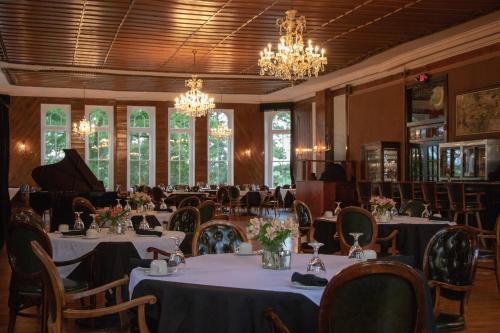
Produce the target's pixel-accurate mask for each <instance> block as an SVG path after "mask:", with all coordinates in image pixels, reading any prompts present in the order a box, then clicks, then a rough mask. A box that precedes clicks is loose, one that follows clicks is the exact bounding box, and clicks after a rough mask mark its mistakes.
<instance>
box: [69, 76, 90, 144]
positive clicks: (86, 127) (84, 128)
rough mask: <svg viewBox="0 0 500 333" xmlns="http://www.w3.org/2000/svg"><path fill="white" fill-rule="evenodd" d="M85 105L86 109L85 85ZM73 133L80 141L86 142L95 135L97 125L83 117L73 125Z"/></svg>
mask: <svg viewBox="0 0 500 333" xmlns="http://www.w3.org/2000/svg"><path fill="white" fill-rule="evenodd" d="M83 105H84V108H85V83H84V84H83ZM73 133H75V134H76V135H78V136H79V137H80V139H82V140H85V138H86V137H87V136H89V135H90V134H94V133H95V124H92V123H91V122H90V121H89V120H88V119H87V118H85V117H83V118H82V120H80V121H79V122H78V123H73Z"/></svg>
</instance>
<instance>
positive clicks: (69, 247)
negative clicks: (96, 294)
mask: <svg viewBox="0 0 500 333" xmlns="http://www.w3.org/2000/svg"><path fill="white" fill-rule="evenodd" d="M98 236H99V237H98V238H95V239H85V238H71V237H62V235H61V234H56V233H50V234H49V238H50V242H51V243H52V256H53V258H54V261H65V260H71V259H75V258H78V257H80V256H82V255H84V254H85V253H88V252H90V251H92V250H93V249H94V248H95V247H96V246H97V245H98V244H99V243H101V242H131V243H132V244H133V245H134V247H135V248H136V250H137V253H138V254H139V256H140V257H141V258H143V259H147V258H152V254H151V253H148V252H147V251H146V250H147V248H148V247H150V246H153V247H156V248H159V249H160V250H164V251H167V252H172V251H174V250H175V241H174V240H173V239H170V238H169V237H180V238H181V239H184V237H185V234H184V233H183V232H180V231H164V232H163V236H162V237H156V236H155V237H139V236H137V235H136V234H135V232H134V231H127V234H125V235H112V234H108V233H107V232H106V231H105V230H103V231H101V232H100V233H99V234H98ZM76 266H78V264H75V265H70V266H63V267H58V270H59V274H60V275H61V276H62V277H66V276H68V275H69V274H70V273H71V272H72V271H73V270H74V269H75V268H76Z"/></svg>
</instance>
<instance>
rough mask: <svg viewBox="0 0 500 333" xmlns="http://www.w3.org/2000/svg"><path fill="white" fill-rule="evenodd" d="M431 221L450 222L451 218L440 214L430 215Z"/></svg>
mask: <svg viewBox="0 0 500 333" xmlns="http://www.w3.org/2000/svg"><path fill="white" fill-rule="evenodd" d="M429 220H430V221H433V222H450V219H449V218H447V217H439V216H431V217H429Z"/></svg>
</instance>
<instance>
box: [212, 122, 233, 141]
mask: <svg viewBox="0 0 500 333" xmlns="http://www.w3.org/2000/svg"><path fill="white" fill-rule="evenodd" d="M232 134H233V130H232V129H230V128H228V127H227V126H226V125H224V124H223V123H219V124H218V125H217V127H216V128H212V129H211V130H210V135H211V136H213V137H215V138H216V139H227V138H229V137H230V136H231V135H232Z"/></svg>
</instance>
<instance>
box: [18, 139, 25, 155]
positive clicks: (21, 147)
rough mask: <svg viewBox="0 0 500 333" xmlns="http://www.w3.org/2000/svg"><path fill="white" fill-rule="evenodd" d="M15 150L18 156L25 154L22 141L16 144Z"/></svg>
mask: <svg viewBox="0 0 500 333" xmlns="http://www.w3.org/2000/svg"><path fill="white" fill-rule="evenodd" d="M17 150H18V151H19V153H20V154H23V155H24V154H26V143H24V141H21V142H19V143H18V144H17Z"/></svg>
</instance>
